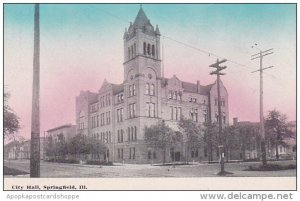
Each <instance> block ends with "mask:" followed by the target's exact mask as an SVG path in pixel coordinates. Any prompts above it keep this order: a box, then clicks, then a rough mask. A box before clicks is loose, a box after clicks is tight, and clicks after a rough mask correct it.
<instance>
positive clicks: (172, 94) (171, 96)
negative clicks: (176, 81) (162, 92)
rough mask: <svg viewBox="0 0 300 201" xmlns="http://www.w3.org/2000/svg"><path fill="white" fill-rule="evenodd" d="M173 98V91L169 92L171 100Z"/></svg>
mask: <svg viewBox="0 0 300 201" xmlns="http://www.w3.org/2000/svg"><path fill="white" fill-rule="evenodd" d="M172 96H173V94H172V91H169V99H172Z"/></svg>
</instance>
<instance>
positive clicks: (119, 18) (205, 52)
mask: <svg viewBox="0 0 300 201" xmlns="http://www.w3.org/2000/svg"><path fill="white" fill-rule="evenodd" d="M102 11H103V12H104V13H106V14H108V15H110V16H112V17H114V18H116V19H118V20H120V21H123V22H127V23H131V21H129V20H126V19H124V18H121V17H119V16H117V15H114V14H112V13H110V12H107V11H105V10H102ZM161 36H162V37H164V38H166V39H169V40H170V41H173V42H176V43H178V44H181V45H183V46H185V47H188V48H191V49H194V50H197V51H199V52H202V53H204V54H206V55H208V56H213V57H215V58H217V59H225V57H222V56H220V55H217V54H215V53H213V52H210V51H207V50H203V49H200V48H198V47H195V46H193V45H190V44H187V43H184V42H181V41H179V40H176V39H174V38H171V37H170V36H167V35H161ZM227 61H228V62H231V63H233V64H236V65H238V66H241V67H244V68H248V69H251V70H253V69H255V68H254V67H250V66H247V65H245V64H241V63H239V62H236V61H234V60H231V59H227Z"/></svg>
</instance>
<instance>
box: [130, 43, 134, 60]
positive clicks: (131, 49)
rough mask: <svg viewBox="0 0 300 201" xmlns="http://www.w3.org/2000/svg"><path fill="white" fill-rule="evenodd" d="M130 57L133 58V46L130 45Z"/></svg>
mask: <svg viewBox="0 0 300 201" xmlns="http://www.w3.org/2000/svg"><path fill="white" fill-rule="evenodd" d="M130 48H131V58H133V56H134V52H133V46H132V45H131V47H130Z"/></svg>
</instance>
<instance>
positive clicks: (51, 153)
mask: <svg viewBox="0 0 300 201" xmlns="http://www.w3.org/2000/svg"><path fill="white" fill-rule="evenodd" d="M46 143H47V146H46V156H48V157H49V158H52V157H55V150H56V149H55V145H54V142H53V138H52V136H51V135H49V136H48V137H47V141H46Z"/></svg>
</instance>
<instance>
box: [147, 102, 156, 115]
mask: <svg viewBox="0 0 300 201" xmlns="http://www.w3.org/2000/svg"><path fill="white" fill-rule="evenodd" d="M146 116H148V117H155V103H146Z"/></svg>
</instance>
